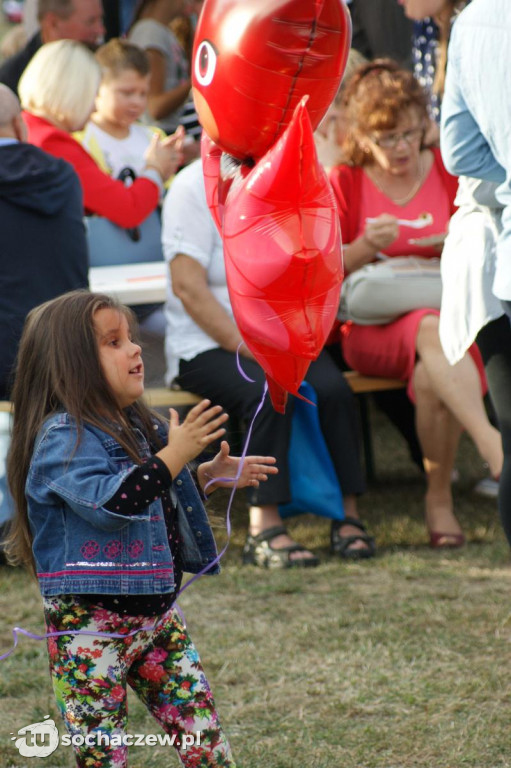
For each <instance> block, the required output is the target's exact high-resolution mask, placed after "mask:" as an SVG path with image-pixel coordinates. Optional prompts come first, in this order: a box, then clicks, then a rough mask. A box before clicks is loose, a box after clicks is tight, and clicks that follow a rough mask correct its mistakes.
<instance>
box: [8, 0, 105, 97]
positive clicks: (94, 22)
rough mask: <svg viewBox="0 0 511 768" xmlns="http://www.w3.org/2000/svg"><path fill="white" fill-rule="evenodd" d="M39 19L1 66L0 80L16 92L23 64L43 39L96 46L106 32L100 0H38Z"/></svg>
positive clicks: (45, 41)
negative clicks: (30, 33)
mask: <svg viewBox="0 0 511 768" xmlns="http://www.w3.org/2000/svg"><path fill="white" fill-rule="evenodd" d="M38 19H39V24H40V29H39V31H38V32H36V34H35V35H33V36H32V37H31V38H30V40H28V42H27V44H26V45H25V47H24V48H22V49H21V51H18V53H16V54H14V56H11V57H10V58H9V59H7V60H6V61H4V63H3V64H2V65H1V66H0V83H4V84H5V85H7V86H8V87H9V88H10V89H11V90H12V91H14V92H15V93H17V92H18V82H19V79H20V77H21V75H22V73H23V71H24V69H25V67H26V66H27V64H28V62H29V61H30V59H31V58H32V56H33V55H34V54H35V52H36V51H37V50H39V48H40V47H41V45H43V44H44V43H51V42H53V41H54V40H64V39H67V40H78V41H79V42H81V43H84V44H85V45H87V46H89V48H92V49H93V50H95V49H96V48H97V46H98V45H100V44H101V42H102V41H103V36H104V34H105V28H104V26H103V7H102V5H101V0H39V3H38Z"/></svg>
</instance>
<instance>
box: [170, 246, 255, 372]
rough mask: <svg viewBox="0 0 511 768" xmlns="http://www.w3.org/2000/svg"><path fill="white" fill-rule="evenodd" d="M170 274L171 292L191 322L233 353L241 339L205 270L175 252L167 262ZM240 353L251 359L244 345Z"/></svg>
mask: <svg viewBox="0 0 511 768" xmlns="http://www.w3.org/2000/svg"><path fill="white" fill-rule="evenodd" d="M170 273H171V275H172V290H173V291H174V294H175V295H176V296H177V297H178V299H180V300H181V302H182V304H183V307H184V308H185V310H186V311H187V313H188V314H189V315H190V317H191V318H192V320H194V321H195V322H196V323H197V325H198V326H199V327H200V328H202V330H203V331H204V333H207V335H208V336H210V337H211V338H212V339H214V341H216V342H217V344H218V345H219V346H220V347H222V349H226V350H227V351H229V352H236V350H237V349H238V346H239V344H240V342H242V341H243V339H242V337H241V334H240V332H239V330H238V328H237V326H236V323H235V322H234V320H232V318H231V317H230V316H229V315H228V313H227V312H226V311H225V309H224V308H223V307H222V305H221V304H220V302H219V301H218V300H217V299H216V297H215V296H214V294H213V293H212V291H211V290H210V288H209V285H208V276H207V272H206V270H205V269H204V267H203V266H202V265H201V264H199V262H198V261H196V260H195V259H193V258H192V257H191V256H187V255H186V254H184V253H178V254H177V256H175V258H174V259H172V261H171V262H170ZM240 354H242V355H244V357H249V358H251V359H253V357H252V354H251V352H250V351H249V350H248V349H247V347H246V346H245V345H244V344H243V346H242V347H241V348H240Z"/></svg>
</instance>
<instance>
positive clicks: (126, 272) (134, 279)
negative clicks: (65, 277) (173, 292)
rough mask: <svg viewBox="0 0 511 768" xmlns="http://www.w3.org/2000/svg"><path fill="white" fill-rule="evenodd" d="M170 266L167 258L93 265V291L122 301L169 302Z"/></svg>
mask: <svg viewBox="0 0 511 768" xmlns="http://www.w3.org/2000/svg"><path fill="white" fill-rule="evenodd" d="M167 269H168V267H167V265H166V263H165V262H164V261H152V262H147V263H145V264H118V265H116V266H114V267H91V268H90V269H89V284H90V289H91V291H94V292H96V293H106V294H108V295H109V296H115V298H116V299H118V300H119V301H120V302H121V303H122V304H159V303H163V302H164V301H165V288H166V283H167V279H166V274H167Z"/></svg>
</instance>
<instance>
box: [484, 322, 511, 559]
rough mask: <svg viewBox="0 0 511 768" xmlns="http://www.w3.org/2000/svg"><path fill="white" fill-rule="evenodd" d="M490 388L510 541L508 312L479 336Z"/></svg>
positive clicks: (503, 515)
mask: <svg viewBox="0 0 511 768" xmlns="http://www.w3.org/2000/svg"><path fill="white" fill-rule="evenodd" d="M476 341H477V346H478V347H479V349H480V350H481V355H482V358H483V362H484V368H485V371H486V377H487V379H488V387H489V390H490V397H491V401H492V405H493V408H494V410H495V414H496V416H497V421H498V426H499V429H500V433H501V435H502V448H503V450H504V465H503V467H502V474H501V476H500V483H499V513H500V517H501V520H502V527H503V528H504V531H505V534H506V536H507V538H508V541H509V543H510V544H511V325H510V320H509V317H508V316H507V315H503V316H502V317H499V318H498V319H497V320H493V321H492V322H491V323H488V325H486V326H485V327H484V328H483V329H482V330H481V331H479V333H478V335H477V339H476Z"/></svg>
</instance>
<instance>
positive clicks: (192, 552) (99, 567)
mask: <svg viewBox="0 0 511 768" xmlns="http://www.w3.org/2000/svg"><path fill="white" fill-rule="evenodd" d="M155 429H158V430H160V434H161V436H162V437H163V438H166V434H165V429H164V427H163V426H160V425H158V424H157V423H156V422H155ZM135 431H136V432H137V435H138V439H139V444H140V456H141V458H142V459H146V458H149V457H150V456H151V450H150V448H149V445H148V443H147V441H146V440H145V438H144V437H143V435H142V433H141V432H139V431H138V430H135ZM76 438H77V429H76V425H75V422H74V420H73V419H72V418H71V417H70V416H69V414H67V413H59V414H56V415H53V416H50V417H49V418H48V419H47V420H46V421H45V423H44V424H43V426H42V427H41V430H40V432H39V434H38V436H37V439H36V442H35V447H34V453H33V456H32V461H31V464H30V468H29V473H28V477H27V484H26V496H27V503H28V518H29V523H30V527H31V530H32V534H33V552H34V557H35V561H36V567H37V576H38V579H39V584H40V587H41V592H42V594H43V595H59V594H80V593H95V594H117V595H125V594H155V593H161V594H163V593H167V592H172V591H173V589H174V568H173V563H172V556H171V553H170V547H169V543H168V536H167V530H166V526H165V521H164V517H163V506H162V501H161V499H159V498H158V499H156V500H155V501H153V502H152V503H151V504H149V506H147V507H146V508H145V509H141V510H140V513H137V514H132V515H129V516H126V515H121V514H116V513H115V512H111V511H110V510H108V509H105V507H104V506H103V504H105V503H106V502H107V501H108V500H109V499H110V498H111V497H112V496H113V495H114V494H115V493H116V491H117V490H118V489H119V486H120V485H121V483H122V482H123V480H124V479H125V478H126V477H127V475H129V474H130V472H131V471H132V470H133V469H134V468H135V466H136V465H135V464H134V462H133V460H132V459H131V458H129V457H128V456H127V455H126V451H125V450H124V449H123V448H122V446H121V445H120V443H118V442H117V441H116V440H115V439H113V438H112V437H111V436H110V435H109V434H107V433H106V432H103V431H102V430H101V429H98V428H97V427H93V426H91V425H90V424H84V425H83V429H82V431H81V435H80V441H79V443H78V445H77V444H76ZM171 495H172V499H173V501H174V503H175V504H176V506H177V510H178V519H179V532H180V538H181V556H182V565H183V569H184V570H185V571H188V572H190V573H198V572H199V571H200V570H202V569H203V568H205V567H206V566H207V565H208V563H211V562H212V561H213V560H214V558H215V557H216V554H217V552H216V546H215V541H214V538H213V534H212V532H211V529H210V526H209V523H208V519H207V516H206V511H205V509H204V506H203V504H202V501H201V499H200V496H199V493H198V491H197V488H196V487H195V484H194V482H193V480H192V477H191V475H190V472H189V470H188V468H186V467H185V468H184V469H183V471H182V472H181V473H180V474H179V475H178V476H177V477H176V478H175V479H174V482H173V484H172V487H171ZM218 571H219V567H218V564H215V566H213V567H212V568H211V570H210V571H208V572H209V573H217V572H218Z"/></svg>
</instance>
